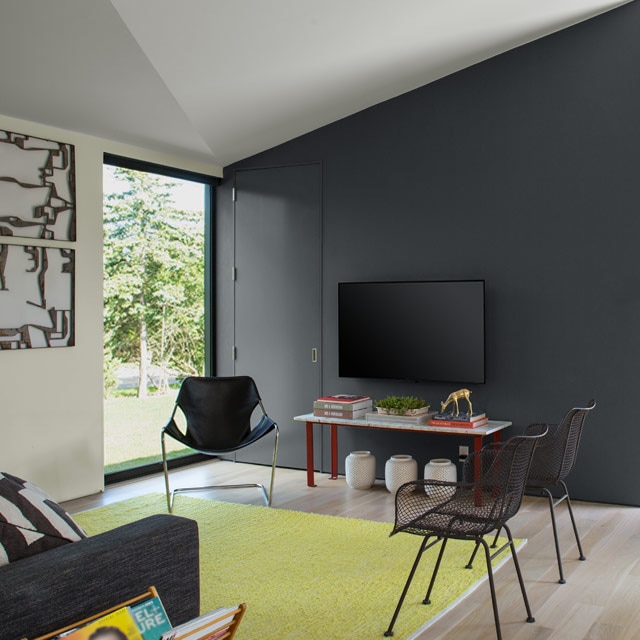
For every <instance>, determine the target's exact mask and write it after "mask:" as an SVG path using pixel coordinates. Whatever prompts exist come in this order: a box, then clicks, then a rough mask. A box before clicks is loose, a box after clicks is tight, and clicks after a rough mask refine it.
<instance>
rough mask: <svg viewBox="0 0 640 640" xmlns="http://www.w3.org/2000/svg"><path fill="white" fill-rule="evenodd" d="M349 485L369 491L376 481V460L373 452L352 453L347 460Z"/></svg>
mask: <svg viewBox="0 0 640 640" xmlns="http://www.w3.org/2000/svg"><path fill="white" fill-rule="evenodd" d="M344 467H345V476H346V479H347V485H349V486H350V487H351V488H352V489H369V488H370V487H371V486H372V485H373V483H374V482H375V480H376V458H375V456H374V455H373V454H372V453H371V451H352V452H351V453H350V454H349V455H348V456H347V457H346V459H345V464H344Z"/></svg>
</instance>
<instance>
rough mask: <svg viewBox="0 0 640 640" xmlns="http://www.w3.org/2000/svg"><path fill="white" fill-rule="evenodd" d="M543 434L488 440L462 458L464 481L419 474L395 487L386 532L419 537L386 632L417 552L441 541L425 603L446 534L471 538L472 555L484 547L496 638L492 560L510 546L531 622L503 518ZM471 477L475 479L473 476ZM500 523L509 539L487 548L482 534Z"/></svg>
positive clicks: (518, 497) (518, 496)
mask: <svg viewBox="0 0 640 640" xmlns="http://www.w3.org/2000/svg"><path fill="white" fill-rule="evenodd" d="M543 434H544V432H541V433H539V434H535V435H533V434H530V435H525V436H515V437H513V438H510V439H509V440H507V442H505V443H502V444H500V443H498V444H491V445H488V446H486V447H484V448H483V449H481V450H480V451H478V452H477V453H474V454H472V455H471V456H469V457H468V458H467V460H466V461H465V465H464V469H463V482H445V481H442V480H418V481H415V482H409V483H407V484H404V485H402V486H401V487H400V488H399V489H398V491H397V493H396V521H395V526H394V528H393V531H392V532H391V535H394V534H396V533H411V534H414V535H417V536H423V540H422V544H421V545H420V548H419V550H418V555H417V556H416V559H415V561H414V563H413V567H412V568H411V571H410V573H409V577H408V578H407V582H406V584H405V586H404V590H403V592H402V594H401V596H400V600H399V601H398V605H397V607H396V610H395V612H394V614H393V617H392V619H391V622H390V624H389V628H388V629H387V631H386V632H385V634H384V635H385V636H392V635H393V626H394V624H395V622H396V619H397V617H398V614H399V613H400V609H401V607H402V604H403V602H404V599H405V597H406V595H407V592H408V590H409V586H410V585H411V582H412V580H413V577H414V574H415V572H416V569H417V568H418V565H419V563H420V559H421V558H422V554H423V553H424V552H425V551H426V550H427V549H429V548H431V547H432V546H434V545H436V544H438V543H439V542H441V546H440V551H439V554H438V558H437V560H436V563H435V566H434V569H433V573H432V575H431V581H430V582H429V587H428V589H427V594H426V596H425V598H424V600H423V604H429V603H430V597H431V591H432V589H433V586H434V584H435V580H436V576H437V575H438V569H439V568H440V563H441V561H442V557H443V555H444V550H445V547H446V545H447V541H448V540H449V539H455V540H470V541H473V542H475V544H476V546H475V549H474V556H475V551H476V550H477V549H478V548H479V546H480V545H482V546H483V548H484V551H485V557H486V562H487V572H488V575H489V587H490V589H491V601H492V605H493V615H494V619H495V623H496V633H497V636H498V639H499V640H500V638H501V637H502V633H501V630H500V619H499V616H498V606H497V601H496V592H495V585H494V581H493V570H492V567H491V561H492V559H493V558H494V557H495V556H497V555H498V554H500V553H501V552H502V551H504V550H505V549H507V548H510V550H511V556H512V558H513V563H514V565H515V568H516V573H517V575H518V582H519V583H520V589H521V591H522V597H523V599H524V604H525V608H526V610H527V622H534V618H533V616H532V614H531V608H530V606H529V600H528V598H527V592H526V589H525V585H524V580H523V578H522V573H521V571H520V565H519V563H518V556H517V554H516V548H515V545H514V543H513V537H512V535H511V531H510V529H509V527H508V526H507V521H508V520H509V519H510V518H511V517H512V516H514V515H515V514H516V513H517V511H518V509H519V508H520V504H521V502H522V496H523V494H524V487H525V482H526V479H527V474H528V472H529V465H530V464H531V459H532V456H533V452H534V449H535V446H536V444H537V443H538V441H539V440H540V438H541V437H542V435H543ZM474 478H477V479H476V480H474ZM501 528H503V529H504V530H505V533H506V534H507V537H508V541H507V542H506V543H505V544H504V545H503V546H502V547H501V548H500V549H498V550H497V551H495V552H494V553H493V554H491V552H490V550H489V544H488V543H487V541H486V540H485V539H484V537H485V536H486V535H487V534H489V533H490V532H492V531H495V530H498V531H499V530H500V529H501ZM472 557H473V556H472ZM467 566H470V565H467Z"/></svg>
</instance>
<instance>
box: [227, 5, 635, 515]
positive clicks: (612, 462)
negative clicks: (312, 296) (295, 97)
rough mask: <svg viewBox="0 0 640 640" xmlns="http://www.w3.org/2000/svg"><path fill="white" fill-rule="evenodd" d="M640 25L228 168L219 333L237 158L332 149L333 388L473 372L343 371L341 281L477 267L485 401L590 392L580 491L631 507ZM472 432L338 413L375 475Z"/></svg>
mask: <svg viewBox="0 0 640 640" xmlns="http://www.w3.org/2000/svg"><path fill="white" fill-rule="evenodd" d="M639 32H640V3H638V2H633V3H631V4H628V5H625V6H623V7H621V8H618V9H616V10H614V11H611V12H609V13H606V14H604V15H602V16H599V17H597V18H595V19H592V20H589V21H587V22H584V23H582V24H579V25H577V26H575V27H572V28H570V29H567V30H564V31H562V32H559V33H557V34H554V35H552V36H549V37H546V38H544V39H542V40H539V41H536V42H533V43H531V44H529V45H526V46H524V47H520V48H518V49H516V50H513V51H511V52H508V53H506V54H503V55H501V56H498V57H496V58H493V59H491V60H489V61H487V62H484V63H482V64H478V65H476V66H474V67H471V68H469V69H466V70H464V71H461V72H459V73H456V74H454V75H452V76H449V77H447V78H444V79H442V80H440V81H438V82H435V83H433V84H430V85H428V86H425V87H422V88H421V89H418V90H416V91H413V92H411V93H408V94H405V95H403V96H401V97H399V98H396V99H394V100H391V101H388V102H385V103H383V104H380V105H378V106H376V107H373V108H371V109H367V110H366V111H363V112H360V113H358V114H356V115H354V116H352V117H349V118H346V119H344V120H341V121H339V122H337V123H335V124H332V125H330V126H327V127H324V128H322V129H319V130H317V131H314V132H312V133H310V134H308V135H305V136H303V137H300V138H297V139H295V140H293V141H291V142H289V143H287V144H284V145H281V146H279V147H276V148H274V149H271V150H269V151H268V152H265V153H263V154H260V155H259V156H255V157H252V158H249V159H247V160H245V161H243V162H241V163H238V164H237V165H235V166H231V167H228V168H227V169H226V171H225V178H224V181H223V184H222V186H221V188H220V189H219V192H218V196H219V201H218V216H219V222H218V225H219V227H218V261H219V263H218V267H219V269H220V270H221V272H222V273H223V274H224V275H223V276H221V277H222V281H221V283H220V286H219V287H218V293H219V296H220V298H219V310H218V314H219V323H218V326H219V327H220V328H221V331H220V335H219V348H220V350H221V351H222V352H224V353H228V351H226V350H227V349H228V348H230V346H229V345H230V344H232V340H233V338H232V334H231V327H232V324H233V322H232V319H231V318H230V316H229V313H230V312H229V308H230V305H231V300H232V286H231V284H230V282H229V280H228V278H226V274H228V273H229V268H230V267H229V265H230V264H231V261H232V259H233V250H232V247H233V224H232V205H231V198H230V194H229V192H230V188H231V185H232V183H233V179H234V172H235V170H237V169H239V168H247V167H264V166H269V167H273V166H279V165H290V164H296V163H307V162H321V163H322V174H323V187H322V199H323V203H322V207H323V232H322V241H323V251H322V255H323V267H322V277H323V284H322V291H323V293H322V332H323V345H322V351H321V355H322V384H323V392H324V393H335V392H352V393H353V392H364V393H368V394H370V395H372V396H373V397H378V398H379V397H381V396H383V395H386V394H387V393H403V394H404V393H406V394H412V395H420V396H422V397H424V398H425V399H427V400H428V401H430V402H431V403H432V404H434V405H439V403H440V401H441V400H443V399H444V398H446V396H447V395H448V393H449V392H450V391H453V390H454V389H456V388H458V386H462V385H455V384H425V383H420V384H419V383H403V382H386V381H379V380H378V381H368V380H355V379H340V378H338V376H337V283H338V282H340V281H357V280H365V281H366V280H369V281H371V280H421V279H425V280H433V279H435V280H438V279H479V278H481V279H485V280H486V302H487V318H486V319H487V328H486V340H487V383H486V384H485V385H474V386H471V387H470V388H471V389H472V391H473V396H472V397H473V400H474V402H475V403H476V406H480V407H482V408H484V409H486V411H487V412H488V413H489V415H490V417H492V418H494V419H505V420H511V421H513V423H514V427H513V428H512V429H511V433H517V432H520V431H521V430H522V429H523V428H524V427H525V426H526V425H527V424H528V423H530V422H538V421H549V422H558V421H559V420H560V419H561V418H562V416H563V414H564V412H565V411H567V410H568V409H569V408H571V407H574V406H583V405H584V404H586V403H587V401H588V400H589V399H591V398H595V400H596V401H597V403H598V405H597V408H596V409H595V411H594V412H593V413H592V414H591V415H590V416H589V418H588V419H587V423H586V427H585V433H584V436H583V441H582V445H581V450H580V454H579V457H578V463H577V467H576V469H575V471H574V473H573V474H572V476H571V478H570V482H569V484H570V489H571V491H572V495H573V496H574V497H575V498H579V499H587V500H594V501H604V502H612V503H622V504H632V505H639V504H640V491H639V485H640V483H639V481H638V479H637V478H638V475H637V463H636V457H637V452H638V449H639V444H640V435H639V434H640V406H639V405H638V400H639V398H640V392H639V391H638V388H639V387H638V385H639V382H640V375H639V371H640V364H639V363H640V336H639V327H640V264H639V262H640V260H639V257H640V249H639V245H640V179H639V177H638V176H639V170H640V66H639V64H638V62H639V61H640V38H639V37H638V33H639ZM283 100H286V96H283ZM256 108H259V105H256ZM221 126H224V123H221ZM299 268H301V269H304V264H301V265H299ZM226 361H227V360H225V359H224V358H222V359H221V362H226ZM224 369H225V365H224V364H223V365H222V370H221V371H220V373H224V372H225V371H224ZM227 370H228V367H227ZM282 393H283V394H284V393H287V381H286V380H282ZM312 400H313V398H309V399H308V404H309V410H311V402H312ZM300 427H301V430H302V425H300ZM463 443H464V441H463V440H462V439H460V440H458V439H456V438H442V437H436V438H434V437H429V436H427V437H424V436H420V435H417V434H392V433H388V432H387V433H373V432H371V431H365V430H342V431H341V440H340V457H341V460H342V462H343V461H344V457H345V456H346V455H347V454H348V453H349V451H350V450H353V449H370V450H371V451H373V453H374V454H375V455H376V457H377V459H378V476H379V477H381V474H382V471H383V468H384V461H385V460H386V458H388V457H389V455H391V454H394V453H411V454H413V455H414V456H415V457H416V458H417V459H418V461H419V463H420V465H423V464H425V463H426V462H427V461H428V460H429V459H430V458H432V457H437V456H445V457H449V458H455V457H457V450H458V445H459V444H463ZM325 465H326V460H325ZM303 466H304V460H300V467H303Z"/></svg>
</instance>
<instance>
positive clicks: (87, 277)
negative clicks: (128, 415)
mask: <svg viewBox="0 0 640 640" xmlns="http://www.w3.org/2000/svg"><path fill="white" fill-rule="evenodd" d="M0 129H4V130H8V131H13V132H17V133H24V134H27V135H33V136H38V137H42V138H47V139H51V140H56V141H60V142H68V143H71V144H74V145H75V153H76V156H75V157H76V202H77V241H76V242H75V243H65V246H69V247H73V248H74V249H75V250H76V290H75V301H76V323H75V331H76V335H75V343H76V344H75V346H73V347H65V348H51V349H29V350H20V351H0V409H1V412H0V442H1V444H0V471H6V472H8V473H12V474H14V475H17V476H19V477H22V478H25V479H28V480H30V481H31V482H34V483H35V484H37V485H39V486H41V487H42V488H43V489H45V490H46V491H48V492H49V493H50V494H51V495H52V496H53V497H54V498H55V499H57V500H69V499H72V498H77V497H80V496H85V495H90V494H92V493H97V492H99V491H102V490H103V488H104V483H103V458H104V456H103V450H104V445H103V398H102V388H103V386H102V345H103V334H102V166H103V153H104V152H109V153H113V154H117V155H121V156H126V157H130V158H136V159H140V160H146V161H149V162H154V163H157V164H165V165H168V166H172V167H177V168H181V169H187V170H191V171H196V172H199V173H203V174H209V175H214V176H221V175H222V169H221V168H220V167H218V166H216V165H208V164H205V163H201V162H199V163H198V162H190V161H188V160H185V159H184V158H180V157H176V156H170V155H167V154H160V153H155V152H152V151H148V150H145V149H140V148H136V147H130V146H127V145H122V144H118V143H115V142H111V141H108V140H102V139H99V138H92V137H89V136H85V135H81V134H78V133H74V132H71V131H65V130H60V129H55V128H52V127H47V126H44V125H41V124H36V123H33V122H26V121H24V120H18V119H15V118H9V117H5V116H2V115H0ZM2 242H6V243H11V242H14V243H20V244H27V243H28V244H46V243H44V242H42V241H40V242H38V241H32V240H29V241H25V240H24V239H18V238H16V239H15V240H12V239H10V238H2ZM56 246H60V243H56Z"/></svg>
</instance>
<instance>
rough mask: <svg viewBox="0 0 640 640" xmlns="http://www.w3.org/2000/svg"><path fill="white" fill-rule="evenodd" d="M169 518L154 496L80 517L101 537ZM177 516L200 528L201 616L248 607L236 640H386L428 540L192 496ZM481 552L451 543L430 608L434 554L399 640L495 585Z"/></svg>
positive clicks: (375, 526)
mask: <svg viewBox="0 0 640 640" xmlns="http://www.w3.org/2000/svg"><path fill="white" fill-rule="evenodd" d="M164 512H166V502H165V498H164V496H163V495H161V494H153V495H147V496H143V497H140V498H134V499H132V500H127V501H125V502H120V503H116V504H113V505H109V506H106V507H100V508H98V509H94V510H91V511H85V512H84V513H80V514H77V515H76V516H74V518H76V519H77V521H78V522H79V523H80V525H81V526H82V527H84V529H85V530H86V531H87V533H88V534H89V535H94V534H96V533H100V532H102V531H106V530H108V529H113V528H114V527H117V526H120V525H122V524H125V523H127V522H132V521H134V520H138V519H140V518H142V517H144V516H147V515H151V514H154V513H164ZM174 513H175V514H177V515H181V516H185V517H189V518H193V519H194V520H197V522H198V525H199V531H200V562H201V569H200V570H201V607H202V611H203V612H204V611H208V610H211V609H214V608H216V607H219V606H222V605H229V606H230V605H234V604H237V603H239V602H246V603H247V612H246V614H245V617H244V619H243V621H242V624H241V625H240V628H239V630H238V633H237V635H236V640H276V639H277V640H283V639H287V640H289V639H290V640H294V639H299V640H347V639H355V640H367V639H369V638H371V639H381V638H383V634H384V632H385V630H386V629H387V626H388V624H389V620H390V619H391V616H392V614H393V611H394V608H395V606H396V603H397V601H398V597H399V596H400V593H401V591H402V588H403V586H404V582H405V580H406V577H407V575H408V573H409V570H410V568H411V565H412V563H413V561H414V558H415V554H416V553H417V551H418V547H419V545H420V542H421V538H419V537H417V536H412V535H403V534H400V535H397V536H394V537H393V538H390V537H389V533H390V531H391V524H388V523H380V522H370V521H368V520H356V519H352V518H340V517H336V516H326V515H317V514H312V513H302V512H298V511H287V510H284V509H275V508H267V507H257V506H252V505H241V504H232V503H227V502H214V501H212V500H204V499H200V498H191V497H187V496H177V497H176V501H175V509H174ZM522 543H523V541H519V544H522ZM472 548H473V545H472V543H468V542H467V543H463V542H456V541H451V542H450V543H449V544H448V545H447V551H446V553H445V557H444V560H443V563H442V567H441V568H440V573H439V575H438V580H437V582H436V585H435V588H434V591H433V593H432V596H431V600H432V604H430V605H423V604H422V603H421V602H422V599H423V598H424V594H425V592H426V589H427V586H428V581H429V577H430V575H431V569H432V567H433V562H434V560H435V555H436V553H437V547H436V548H435V549H431V550H429V551H427V552H426V553H425V556H424V557H423V559H422V563H421V565H420V569H419V570H418V573H417V574H416V577H415V579H414V581H413V585H412V588H411V590H410V591H409V594H408V595H407V599H406V600H405V603H404V606H403V608H402V611H401V612H400V616H399V618H398V620H397V622H396V624H395V627H394V632H395V633H394V638H395V639H396V640H409V639H410V638H414V637H415V636H416V635H417V634H418V633H419V632H421V631H422V630H424V628H425V627H426V626H428V625H429V624H430V623H431V622H433V620H434V619H435V618H437V617H439V616H440V615H442V613H443V612H445V611H446V610H448V609H450V608H451V607H452V606H453V605H455V604H456V603H457V602H458V601H459V600H461V599H462V598H464V597H465V595H467V594H468V593H470V592H471V591H472V590H473V589H475V588H476V587H477V586H478V584H480V583H481V582H482V581H483V580H485V579H486V571H485V570H483V566H484V562H483V561H482V559H481V558H478V561H476V563H475V564H476V566H475V568H474V569H473V570H468V569H465V568H464V565H465V564H466V562H467V560H468V557H469V554H470V552H471V550H472ZM508 557H509V553H508V552H506V553H503V554H501V556H500V557H499V558H497V559H496V561H495V562H496V563H497V564H499V563H500V562H501V561H504V559H507V558H508ZM483 587H484V588H486V589H487V604H488V606H489V601H490V595H489V588H488V585H483Z"/></svg>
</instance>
